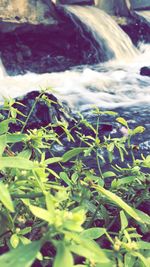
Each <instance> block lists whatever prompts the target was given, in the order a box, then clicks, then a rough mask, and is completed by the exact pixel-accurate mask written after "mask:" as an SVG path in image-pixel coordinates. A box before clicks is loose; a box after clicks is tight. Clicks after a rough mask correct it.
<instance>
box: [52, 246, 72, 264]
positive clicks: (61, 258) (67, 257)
mask: <svg viewBox="0 0 150 267" xmlns="http://www.w3.org/2000/svg"><path fill="white" fill-rule="evenodd" d="M60 266H62V267H63V266H64V267H65V266H66V267H73V266H74V264H73V256H72V254H71V252H70V251H69V249H68V247H66V246H65V244H64V243H63V242H59V243H58V245H57V254H56V257H55V260H54V263H53V267H60Z"/></svg>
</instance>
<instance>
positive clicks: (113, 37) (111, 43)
mask: <svg viewBox="0 0 150 267" xmlns="http://www.w3.org/2000/svg"><path fill="white" fill-rule="evenodd" d="M62 8H63V10H64V13H65V14H66V15H68V16H69V17H70V19H71V20H72V21H73V22H74V24H75V25H76V26H77V27H80V34H82V35H83V37H84V38H87V36H86V33H85V31H86V32H88V33H91V35H92V39H93V40H94V41H96V42H97V44H98V47H96V49H95V50H96V52H95V53H97V56H98V52H99V50H101V51H102V53H103V54H104V55H105V57H106V59H110V58H112V56H114V57H115V58H116V59H118V60H120V59H123V60H125V61H127V60H130V59H131V58H132V57H133V56H135V55H136V54H137V53H138V51H137V49H136V48H135V47H134V46H133V44H132V41H131V40H130V38H129V37H128V35H127V34H126V33H125V32H124V31H122V30H121V28H120V27H119V26H118V25H117V23H116V22H115V21H114V20H113V19H111V17H110V16H109V15H107V14H106V13H105V12H104V11H103V10H100V9H98V8H96V7H91V6H90V7H88V6H72V5H71V6H63V7H62ZM80 23H81V25H82V27H83V28H84V29H83V30H82V27H81V26H80ZM93 46H94V44H93ZM93 48H94V47H93Z"/></svg>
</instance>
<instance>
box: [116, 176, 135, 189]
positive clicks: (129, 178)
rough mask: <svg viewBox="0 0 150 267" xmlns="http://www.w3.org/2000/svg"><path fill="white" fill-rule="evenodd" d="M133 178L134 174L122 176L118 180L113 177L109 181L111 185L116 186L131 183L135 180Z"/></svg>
mask: <svg viewBox="0 0 150 267" xmlns="http://www.w3.org/2000/svg"><path fill="white" fill-rule="evenodd" d="M135 178H136V177H135V176H127V177H124V178H119V179H118V180H117V179H114V180H113V181H112V183H111V187H112V188H118V187H120V186H121V185H125V184H131V183H132V182H133V181H135Z"/></svg>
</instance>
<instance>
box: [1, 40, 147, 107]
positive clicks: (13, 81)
mask: <svg viewBox="0 0 150 267" xmlns="http://www.w3.org/2000/svg"><path fill="white" fill-rule="evenodd" d="M141 50H142V51H143V52H142V53H141V54H140V55H138V56H136V58H134V60H132V62H130V63H124V64H120V63H119V62H118V61H112V62H106V63H101V64H98V65H91V66H79V67H78V68H74V69H72V70H70V71H65V72H61V73H45V74H34V73H28V74H25V75H18V76H13V77H9V76H3V77H1V78H0V100H1V101H2V98H3V96H5V97H17V96H20V95H23V94H26V93H27V92H30V91H32V90H40V89H41V88H42V89H43V88H49V87H50V86H51V88H53V89H54V90H55V92H54V94H55V95H56V96H57V97H58V99H60V100H61V101H65V102H67V103H68V104H69V105H70V107H71V108H72V109H74V110H85V109H87V108H90V107H91V106H92V105H97V106H99V107H105V108H108V109H109V108H110V109H112V108H115V107H124V106H133V105H139V106H140V105H143V103H145V104H148V105H149V103H150V77H144V76H141V75H140V74H139V73H140V68H141V67H142V66H144V65H147V66H148V64H149V62H150V53H149V51H150V44H149V45H148V44H146V45H143V44H142V45H141Z"/></svg>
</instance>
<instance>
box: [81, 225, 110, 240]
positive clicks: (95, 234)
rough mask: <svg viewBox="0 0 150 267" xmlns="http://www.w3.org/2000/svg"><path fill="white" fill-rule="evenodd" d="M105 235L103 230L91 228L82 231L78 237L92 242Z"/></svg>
mask: <svg viewBox="0 0 150 267" xmlns="http://www.w3.org/2000/svg"><path fill="white" fill-rule="evenodd" d="M105 233H106V229H105V228H100V227H93V228H89V229H86V230H84V231H83V232H82V233H81V234H80V236H81V237H83V238H88V239H90V240H93V239H97V238H99V237H101V236H102V235H104V234H105Z"/></svg>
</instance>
